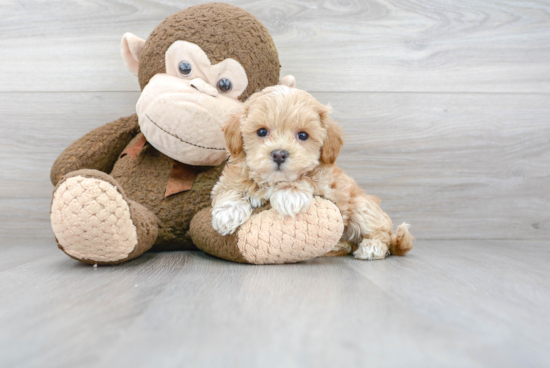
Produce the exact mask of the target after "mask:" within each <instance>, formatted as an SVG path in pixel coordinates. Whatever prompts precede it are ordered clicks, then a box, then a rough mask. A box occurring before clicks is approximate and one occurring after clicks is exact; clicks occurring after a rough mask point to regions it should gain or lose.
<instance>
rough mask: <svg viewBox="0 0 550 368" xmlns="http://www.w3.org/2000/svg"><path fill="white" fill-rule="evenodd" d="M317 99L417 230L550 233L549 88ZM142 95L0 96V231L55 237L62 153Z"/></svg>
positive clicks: (361, 171)
mask: <svg viewBox="0 0 550 368" xmlns="http://www.w3.org/2000/svg"><path fill="white" fill-rule="evenodd" d="M314 95H315V97H316V98H318V99H319V100H320V101H321V102H323V103H329V102H330V103H331V105H332V106H333V108H334V113H333V116H334V118H335V119H336V120H338V121H339V122H340V124H341V125H342V126H343V128H344V131H345V133H346V145H345V147H344V150H343V151H342V153H341V156H340V159H339V165H340V166H342V167H343V168H344V169H345V170H346V171H347V172H348V173H349V174H350V175H351V176H352V177H354V178H355V179H356V180H357V181H358V182H359V184H360V185H361V186H362V187H363V188H365V189H366V190H367V191H368V192H369V193H371V194H374V195H377V196H379V197H380V198H381V199H382V200H383V202H382V207H383V208H384V209H385V210H386V211H387V212H388V213H389V214H390V216H391V217H392V218H393V220H394V223H395V224H399V223H401V222H403V221H407V222H409V223H411V224H412V225H413V228H412V231H413V234H414V235H415V236H416V237H417V238H419V239H442V238H443V239H506V238H515V239H522V238H523V239H548V237H549V235H550V190H548V188H550V145H549V144H548V141H549V137H550V124H549V120H548V118H549V116H550V96H548V95H521V94H520V95H514V94H481V95H480V94H430V93H428V94H419V93H413V94H404V93H383V94H371V93H315V94H314ZM137 97H138V93H134V92H127V93H126V92H116V93H109V92H102V93H99V92H97V93H16V94H9V93H2V94H0V99H1V100H2V101H3V102H4V103H3V104H2V105H0V158H1V160H0V189H1V190H0V235H5V236H18V235H20V234H27V235H33V234H34V236H36V237H44V236H47V237H51V230H50V225H49V218H48V216H49V204H50V200H51V191H52V186H51V184H50V183H49V171H50V168H51V165H52V163H53V161H54V160H55V158H56V157H57V155H58V154H59V153H60V152H61V151H62V150H63V149H64V148H65V147H67V146H68V145H69V144H70V143H71V142H73V141H74V140H75V139H77V138H79V137H80V136H81V135H83V134H85V133H86V132H88V131H90V130H91V129H93V128H95V127H96V126H99V125H101V124H103V123H107V122H109V121H111V120H114V119H116V118H118V117H120V116H126V115H130V114H131V113H132V112H133V111H134V105H135V102H136V100H137ZM29 101H32V103H31V104H29Z"/></svg>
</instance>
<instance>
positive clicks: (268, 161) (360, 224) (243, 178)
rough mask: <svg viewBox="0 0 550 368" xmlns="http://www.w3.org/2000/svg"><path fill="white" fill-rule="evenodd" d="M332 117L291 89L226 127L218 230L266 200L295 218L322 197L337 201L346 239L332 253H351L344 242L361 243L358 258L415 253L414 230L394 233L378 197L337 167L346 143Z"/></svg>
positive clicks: (276, 89)
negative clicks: (224, 163) (224, 164)
mask: <svg viewBox="0 0 550 368" xmlns="http://www.w3.org/2000/svg"><path fill="white" fill-rule="evenodd" d="M329 112H330V110H329V108H328V107H327V106H324V105H322V104H320V103H319V102H318V101H317V100H315V99H314V98H313V97H312V96H311V95H310V94H308V93H307V92H305V91H302V90H298V89H295V88H290V87H287V86H281V85H279V86H273V87H268V88H266V89H264V90H263V91H261V92H258V93H256V94H254V95H253V96H252V97H250V99H249V100H248V101H247V102H246V103H245V104H244V110H243V111H242V113H239V114H236V115H233V116H232V117H231V119H230V120H229V122H228V123H227V125H226V126H225V127H224V135H225V140H226V145H227V147H228V149H229V151H230V153H231V157H230V159H229V162H228V163H227V165H226V166H225V169H224V171H223V174H222V176H221V177H220V180H219V182H218V183H217V184H216V186H214V188H213V190H212V199H213V202H212V207H213V209H212V225H213V227H214V229H216V230H217V231H218V232H219V233H220V234H222V235H227V234H232V233H233V232H234V231H235V230H236V229H237V228H238V227H239V226H240V225H241V224H243V223H244V222H245V221H246V220H247V219H248V218H249V217H250V216H251V214H252V209H253V208H256V207H260V206H262V205H264V204H265V203H266V202H267V201H269V202H270V203H271V206H272V207H273V208H274V209H275V210H277V211H278V212H279V213H280V214H281V215H284V216H295V215H296V214H298V213H300V212H302V211H304V210H306V209H307V208H308V206H309V205H310V203H311V201H312V200H313V197H314V196H321V197H324V198H326V199H329V200H331V201H332V202H334V203H335V204H336V205H337V206H338V208H339V209H340V212H341V214H342V217H343V219H344V226H345V230H344V235H343V239H342V241H341V242H340V243H339V245H338V246H336V248H335V249H334V253H340V254H341V253H342V249H345V248H346V247H347V253H349V252H351V248H352V247H350V246H349V245H347V246H346V242H345V241H349V242H351V243H353V244H355V246H356V250H355V252H354V255H355V257H356V258H359V259H368V260H371V259H382V258H384V257H386V255H387V254H388V253H391V254H395V255H405V254H406V253H407V252H408V251H409V250H411V249H412V247H413V237H412V236H411V235H410V233H409V230H408V225H407V224H402V225H400V226H399V227H398V229H397V233H394V232H393V226H392V222H391V220H390V218H389V217H388V215H387V214H386V213H385V212H384V211H382V209H381V208H380V207H379V206H378V202H379V200H378V198H376V197H374V196H370V195H367V194H366V193H365V192H364V191H363V190H362V189H361V188H359V187H358V186H357V184H356V183H355V181H354V180H353V179H352V178H350V177H349V176H347V175H346V174H345V173H344V172H343V171H342V169H340V168H339V167H338V166H336V164H335V162H336V158H337V157H338V154H339V152H340V148H341V147H342V144H343V142H342V137H341V133H340V128H339V127H338V126H337V125H336V124H335V123H334V122H333V121H332V119H331V118H330V116H329ZM353 248H355V247H353ZM331 253H333V252H331Z"/></svg>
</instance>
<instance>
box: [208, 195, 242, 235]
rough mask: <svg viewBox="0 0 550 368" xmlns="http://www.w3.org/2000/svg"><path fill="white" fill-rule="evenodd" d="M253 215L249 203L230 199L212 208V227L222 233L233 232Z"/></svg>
mask: <svg viewBox="0 0 550 368" xmlns="http://www.w3.org/2000/svg"><path fill="white" fill-rule="evenodd" d="M251 215H252V207H251V206H250V204H249V203H247V202H244V201H239V202H235V201H228V202H225V203H223V204H221V205H218V206H214V208H213V209H212V227H213V228H214V229H215V230H216V231H217V232H218V233H220V234H221V235H229V234H233V233H234V232H235V230H237V228H238V227H239V226H241V225H242V224H243V223H244V222H245V221H246V220H248V219H249V218H250V216H251Z"/></svg>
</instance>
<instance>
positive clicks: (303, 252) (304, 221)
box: [190, 198, 344, 264]
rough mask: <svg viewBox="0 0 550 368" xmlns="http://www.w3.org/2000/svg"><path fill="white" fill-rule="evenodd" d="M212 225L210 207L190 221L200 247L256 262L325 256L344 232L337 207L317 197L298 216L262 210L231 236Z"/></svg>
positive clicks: (219, 254)
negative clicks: (218, 230)
mask: <svg viewBox="0 0 550 368" xmlns="http://www.w3.org/2000/svg"><path fill="white" fill-rule="evenodd" d="M211 224H212V215H211V209H210V208H208V209H204V210H202V211H201V212H199V213H198V214H197V215H196V216H195V219H193V222H192V223H191V231H190V235H191V237H192V239H193V242H194V243H195V245H196V246H197V247H198V248H199V249H201V250H203V251H205V252H206V253H209V254H212V255H214V256H217V257H220V258H224V259H228V260H231V261H235V262H246V263H254V264H274V263H295V262H300V261H305V260H308V259H312V258H315V257H319V256H322V255H324V254H326V253H328V252H330V251H331V250H332V248H333V247H334V245H335V244H336V243H337V242H338V241H339V240H340V238H341V236H342V233H343V231H344V222H343V220H342V216H341V214H340V211H339V210H338V207H336V205H335V204H334V203H332V202H330V201H328V200H326V199H321V198H315V199H314V201H313V202H312V204H311V205H310V206H309V208H308V210H307V211H306V212H305V213H301V214H298V215H297V216H296V218H291V217H285V218H283V217H281V215H280V214H279V213H278V212H277V211H275V210H274V209H268V210H265V211H262V212H259V213H257V214H255V215H253V216H252V217H251V218H250V219H249V220H248V221H247V222H246V223H244V224H243V225H242V226H241V228H240V229H239V231H238V232H237V233H236V234H234V235H232V236H231V235H230V236H226V237H224V236H221V235H219V234H218V233H217V232H216V231H215V230H214V229H213V228H212V225H211ZM235 235H236V236H235Z"/></svg>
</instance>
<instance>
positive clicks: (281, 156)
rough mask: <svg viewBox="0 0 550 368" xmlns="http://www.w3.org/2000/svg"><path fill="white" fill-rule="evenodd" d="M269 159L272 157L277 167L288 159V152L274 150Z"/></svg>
mask: <svg viewBox="0 0 550 368" xmlns="http://www.w3.org/2000/svg"><path fill="white" fill-rule="evenodd" d="M271 157H273V161H275V162H276V163H277V166H281V164H282V163H283V162H285V160H286V158H287V157H288V152H287V151H281V150H276V151H273V152H271Z"/></svg>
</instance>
